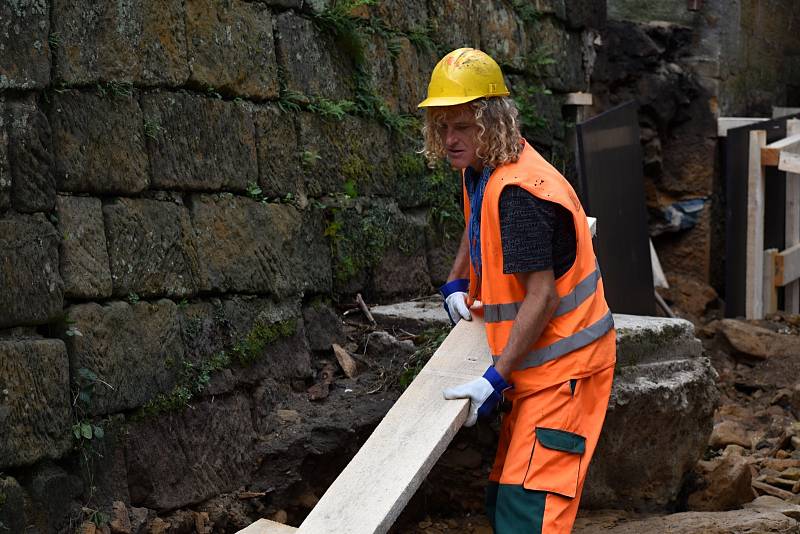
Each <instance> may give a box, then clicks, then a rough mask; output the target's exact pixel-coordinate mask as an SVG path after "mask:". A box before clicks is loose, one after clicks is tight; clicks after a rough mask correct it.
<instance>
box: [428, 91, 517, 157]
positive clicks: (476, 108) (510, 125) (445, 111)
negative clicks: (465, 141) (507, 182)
mask: <svg viewBox="0 0 800 534" xmlns="http://www.w3.org/2000/svg"><path fill="white" fill-rule="evenodd" d="M469 107H470V108H471V109H472V111H473V114H474V116H475V123H476V124H477V126H478V136H477V145H478V146H477V149H476V151H475V152H476V155H477V156H478V158H480V160H481V161H482V162H483V163H484V165H488V166H489V167H493V168H497V167H498V166H500V165H502V164H504V163H513V162H515V161H517V160H518V159H519V155H520V153H521V152H522V146H523V145H522V134H521V133H520V124H519V111H517V106H516V104H515V103H514V101H513V100H512V99H511V98H510V97H507V96H501V97H491V98H481V99H478V100H473V101H472V102H469ZM454 112H455V110H454V108H453V107H430V108H427V109H426V113H425V124H424V125H423V127H422V135H423V137H424V139H425V146H424V148H423V149H422V153H423V154H424V155H425V159H427V160H428V165H429V166H431V167H434V166H435V165H436V163H437V162H438V161H439V160H440V159H443V158H444V157H445V149H444V142H443V140H442V139H441V136H440V135H439V128H438V126H440V125H441V124H442V121H443V120H444V119H445V117H447V116H448V115H449V114H452V113H454Z"/></svg>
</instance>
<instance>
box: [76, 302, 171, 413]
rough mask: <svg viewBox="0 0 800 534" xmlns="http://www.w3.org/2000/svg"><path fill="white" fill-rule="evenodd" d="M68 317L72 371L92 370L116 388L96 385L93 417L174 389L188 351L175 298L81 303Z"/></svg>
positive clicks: (91, 409) (129, 407)
mask: <svg viewBox="0 0 800 534" xmlns="http://www.w3.org/2000/svg"><path fill="white" fill-rule="evenodd" d="M67 317H68V319H69V323H67V324H65V325H64V335H63V338H64V340H65V342H66V344H67V348H68V350H69V355H70V370H71V372H72V373H73V375H74V376H78V371H79V370H80V369H88V370H90V371H92V372H93V373H95V374H96V375H97V376H98V377H100V378H101V379H102V380H104V381H105V382H107V383H108V384H109V385H110V386H112V387H113V388H114V389H111V388H109V387H106V386H104V385H102V384H98V385H97V386H96V387H95V390H94V394H93V396H92V401H91V404H90V406H89V410H88V411H89V413H90V414H92V415H107V414H112V413H115V412H119V411H122V410H131V409H134V408H138V407H139V406H141V405H143V404H144V403H146V402H147V401H149V400H151V399H152V398H153V397H155V396H156V395H158V394H159V393H165V392H168V391H169V390H170V389H171V388H172V387H173V386H174V385H175V383H176V380H177V377H178V375H179V373H180V372H181V370H182V368H181V364H182V361H183V354H184V347H183V341H182V339H181V334H180V323H179V320H178V313H177V305H176V304H175V303H174V302H172V301H171V300H167V299H162V300H158V301H155V302H145V301H140V302H137V303H135V304H129V303H127V302H120V301H116V302H111V303H109V304H106V305H103V306H101V305H100V304H97V303H89V304H77V305H74V306H71V307H69V308H68V309H67ZM70 331H71V332H72V334H73V335H67V333H68V332H70ZM76 331H77V332H76Z"/></svg>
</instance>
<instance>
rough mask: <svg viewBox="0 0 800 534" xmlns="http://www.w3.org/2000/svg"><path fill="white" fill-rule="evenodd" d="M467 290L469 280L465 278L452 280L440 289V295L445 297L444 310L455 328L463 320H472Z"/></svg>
mask: <svg viewBox="0 0 800 534" xmlns="http://www.w3.org/2000/svg"><path fill="white" fill-rule="evenodd" d="M467 289H469V280H466V279H464V278H459V279H458V280H452V281H450V282H447V283H446V284H445V285H443V286H442V287H440V288H439V293H441V294H442V296H443V297H444V310H445V311H446V312H447V315H448V316H449V317H450V322H451V323H453V325H454V326H455V324H456V323H457V322H458V321H460V320H461V319H466V320H467V321H471V320H472V314H471V313H469V307H468V306H467Z"/></svg>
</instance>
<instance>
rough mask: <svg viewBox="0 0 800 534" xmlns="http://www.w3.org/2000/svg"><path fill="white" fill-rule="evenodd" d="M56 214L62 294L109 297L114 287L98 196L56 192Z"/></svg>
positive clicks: (74, 296) (68, 295) (82, 296)
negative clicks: (62, 283) (79, 195)
mask: <svg viewBox="0 0 800 534" xmlns="http://www.w3.org/2000/svg"><path fill="white" fill-rule="evenodd" d="M56 213H57V216H58V224H57V227H58V232H59V235H60V236H61V256H60V258H59V259H60V266H59V271H60V272H61V277H62V278H63V279H64V295H65V296H66V297H68V298H69V297H72V298H76V297H77V298H106V297H110V296H111V292H112V290H113V286H112V283H111V270H110V268H109V262H108V250H107V248H106V234H105V226H104V224H103V208H102V204H101V201H100V199H99V198H91V197H74V196H67V195H59V196H58V198H57V199H56Z"/></svg>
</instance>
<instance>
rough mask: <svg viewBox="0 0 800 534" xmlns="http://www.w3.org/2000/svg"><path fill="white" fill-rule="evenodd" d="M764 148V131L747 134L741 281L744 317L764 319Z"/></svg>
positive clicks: (765, 135)
mask: <svg viewBox="0 0 800 534" xmlns="http://www.w3.org/2000/svg"><path fill="white" fill-rule="evenodd" d="M766 145H767V132H765V131H764V130H755V131H752V132H750V160H749V167H748V172H747V266H746V269H747V270H746V273H747V274H746V279H745V317H746V318H747V319H763V318H764V301H763V295H764V291H763V283H764V187H765V183H764V168H763V167H762V166H761V149H762V148H764V147H765V146H766Z"/></svg>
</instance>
